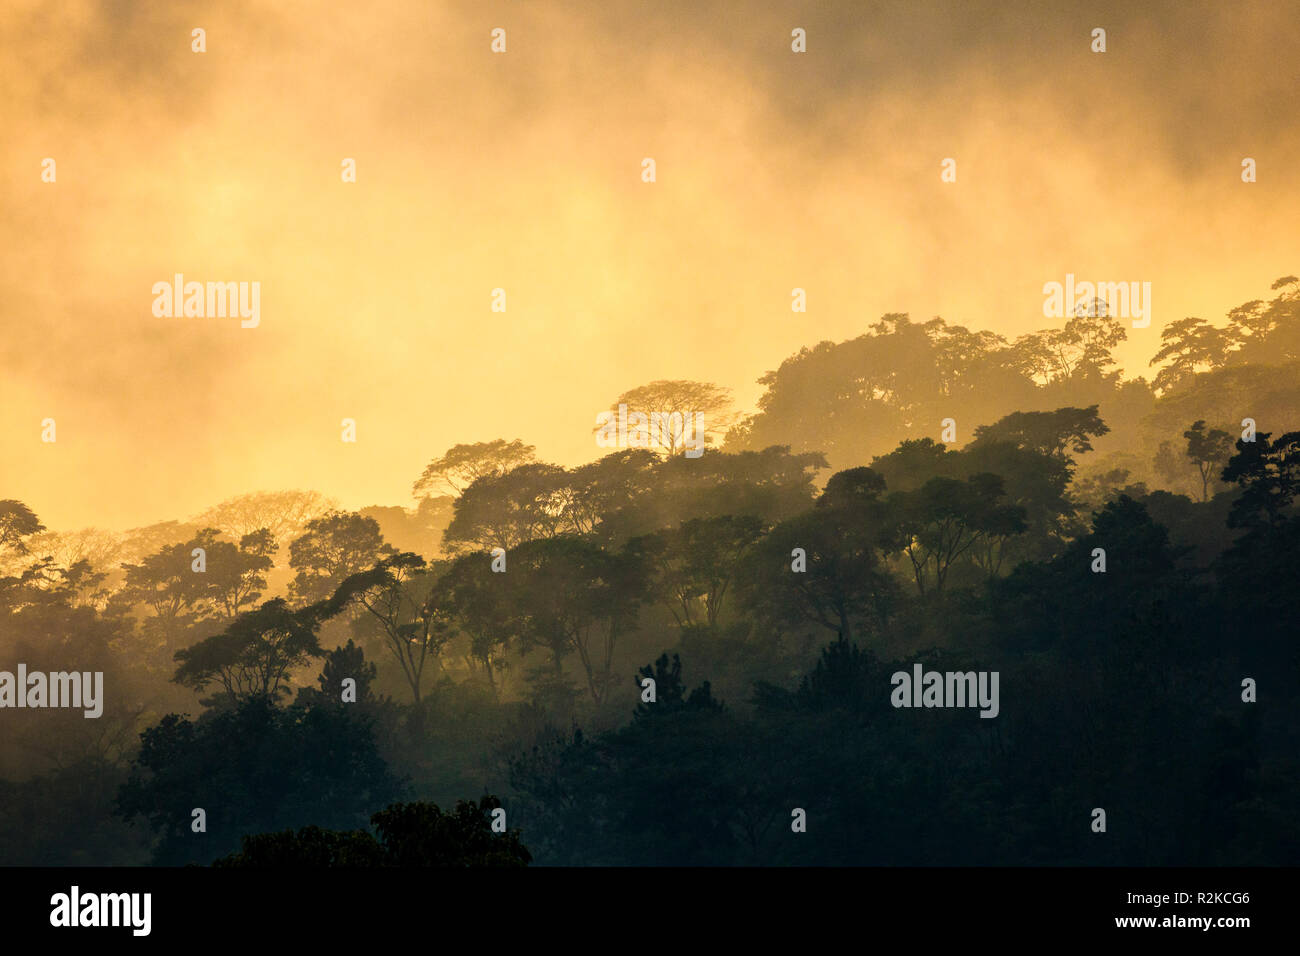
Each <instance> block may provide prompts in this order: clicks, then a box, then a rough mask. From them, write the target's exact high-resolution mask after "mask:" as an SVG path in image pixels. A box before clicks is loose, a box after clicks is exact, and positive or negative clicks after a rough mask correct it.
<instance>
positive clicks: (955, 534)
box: [887, 474, 1025, 595]
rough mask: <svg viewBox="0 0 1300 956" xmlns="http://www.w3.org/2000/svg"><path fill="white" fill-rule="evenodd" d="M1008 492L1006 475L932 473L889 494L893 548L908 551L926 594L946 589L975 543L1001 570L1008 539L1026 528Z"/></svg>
mask: <svg viewBox="0 0 1300 956" xmlns="http://www.w3.org/2000/svg"><path fill="white" fill-rule="evenodd" d="M1003 497H1004V491H1003V482H1002V478H1001V477H1000V476H998V475H991V474H979V475H972V476H970V477H969V478H967V479H966V480H965V481H961V480H959V479H956V478H944V477H938V478H931V479H930V480H929V481H927V482H926V483H925V484H924V485H922V486H921V487H920V488H918V489H916V490H915V491H896V492H893V493H892V494H891V495H890V496H889V498H888V499H887V504H888V505H889V508H890V511H891V519H892V520H891V528H890V534H889V547H890V550H893V551H897V552H899V553H902V554H904V555H906V556H907V558H908V561H909V562H910V564H911V566H912V574H913V578H914V579H915V581H916V587H917V591H918V592H919V593H920V594H921V595H925V594H926V593H927V592H930V591H933V592H938V593H942V591H943V589H944V585H945V584H946V583H947V580H948V574H949V572H950V571H951V569H952V567H953V564H954V563H955V562H956V561H957V559H958V558H960V557H962V556H963V555H964V554H966V553H967V552H968V551H970V550H971V549H972V548H973V547H974V546H975V545H976V544H982V545H984V547H985V549H986V550H985V554H984V555H983V560H982V562H980V563H982V564H983V566H984V568H985V570H986V571H987V572H989V573H990V574H995V573H996V572H997V570H998V568H999V567H1000V566H1001V561H1000V552H1001V549H1002V546H1003V545H1004V544H1005V541H1006V539H1007V538H1009V537H1011V536H1012V535H1015V534H1019V533H1020V532H1022V531H1024V529H1025V521H1024V509H1022V508H1019V507H1017V506H1015V505H1007V504H1004V503H1003V502H1002V501H1001V500H1000V499H1002V498H1003Z"/></svg>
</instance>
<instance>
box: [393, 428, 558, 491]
mask: <svg viewBox="0 0 1300 956" xmlns="http://www.w3.org/2000/svg"><path fill="white" fill-rule="evenodd" d="M536 461H537V449H536V448H534V447H533V446H532V445H525V444H524V443H523V442H522V441H520V440H519V439H517V438H516V439H515V440H514V441H510V442H508V441H506V440H505V439H502V438H498V439H496V440H495V441H486V442H475V443H473V444H469V445H464V444H462V445H453V446H452V447H451V448H449V449H448V450H447V452H446V454H444V455H443V456H442V457H441V458H435V459H434V460H433V461H431V462H429V464H428V465H426V466H425V468H424V471H423V473H422V474H421V475H420V477H419V478H418V479H417V480H416V482H415V484H414V486H412V489H411V491H412V493H413V494H414V495H415V497H417V498H427V497H430V496H431V495H436V494H438V493H440V492H444V493H447V494H451V495H453V496H454V495H459V494H461V493H462V492H463V491H464V490H465V489H466V488H468V487H469V486H470V485H472V484H473V483H474V482H476V481H478V480H479V479H480V478H487V477H492V476H497V475H504V474H505V473H506V472H508V471H510V470H512V469H514V468H518V467H519V466H520V465H531V464H534V463H536Z"/></svg>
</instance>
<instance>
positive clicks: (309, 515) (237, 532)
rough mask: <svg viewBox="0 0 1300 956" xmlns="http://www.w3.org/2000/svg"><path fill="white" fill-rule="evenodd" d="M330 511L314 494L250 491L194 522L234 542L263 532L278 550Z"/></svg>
mask: <svg viewBox="0 0 1300 956" xmlns="http://www.w3.org/2000/svg"><path fill="white" fill-rule="evenodd" d="M332 510H334V503H333V502H332V501H330V500H329V499H328V498H326V497H325V496H324V495H322V494H320V493H319V492H316V491H254V492H249V493H248V494H243V495H236V496H235V497H233V498H227V499H226V500H225V501H223V502H221V503H220V504H217V505H213V506H212V507H211V508H209V509H208V510H207V511H205V512H203V513H202V514H200V515H199V516H198V517H197V518H195V519H194V520H195V521H196V522H198V523H199V524H200V525H202V526H204V527H209V528H220V529H221V530H222V531H224V532H226V533H227V534H229V535H231V536H232V537H235V538H241V537H243V536H244V535H246V534H251V533H253V532H254V531H258V530H261V529H266V530H267V531H268V532H270V535H271V540H272V541H273V542H275V543H276V545H277V547H278V546H279V544H281V543H283V542H285V541H287V540H288V539H290V538H292V537H296V536H297V535H298V534H300V533H301V532H302V530H303V528H304V527H305V526H306V524H307V522H309V521H311V520H312V519H314V518H319V517H322V516H323V515H326V514H329V513H330V512H331V511H332Z"/></svg>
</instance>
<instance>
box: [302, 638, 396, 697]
mask: <svg viewBox="0 0 1300 956" xmlns="http://www.w3.org/2000/svg"><path fill="white" fill-rule="evenodd" d="M378 673H379V671H378V668H376V667H375V665H374V664H372V663H371V662H370V661H367V660H366V654H365V651H363V650H362V649H361V648H360V647H358V646H357V645H356V644H355V643H353V641H351V640H349V641H348V642H347V644H345V645H343V646H342V647H336V648H334V650H332V651H330V652H329V653H328V654H326V655H325V663H324V666H322V668H321V672H320V675H319V676H318V677H317V678H316V683H317V684H319V685H320V688H319V689H317V688H315V687H303V688H301V689H300V690H299V691H298V700H300V701H303V702H304V703H308V704H319V703H326V704H330V705H341V704H342V703H343V693H344V691H343V681H344V680H347V679H349V678H350V679H351V680H353V681H355V682H356V696H355V698H354V700H353V702H354V703H356V704H358V705H361V706H363V707H364V706H365V705H366V704H368V703H370V702H371V701H372V699H373V698H372V697H371V694H370V685H371V684H373V683H374V681H375V678H376V677H377V676H378Z"/></svg>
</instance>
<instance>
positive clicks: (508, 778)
mask: <svg viewBox="0 0 1300 956" xmlns="http://www.w3.org/2000/svg"><path fill="white" fill-rule="evenodd" d="M1298 289H1300V287H1298V285H1297V281H1296V280H1295V278H1294V277H1285V278H1283V279H1280V280H1278V282H1277V283H1275V284H1274V286H1273V288H1272V289H1271V290H1270V292H1271V293H1272V296H1271V298H1267V299H1260V300H1256V301H1252V302H1247V303H1245V304H1244V305H1242V306H1240V307H1239V308H1237V309H1234V310H1232V312H1231V313H1230V314H1229V315H1228V316H1227V318H1226V324H1224V325H1219V326H1213V325H1210V324H1209V323H1206V322H1204V321H1203V320H1200V319H1186V320H1183V321H1181V322H1173V323H1169V324H1168V325H1166V326H1165V327H1164V328H1163V329H1162V330H1161V340H1160V345H1159V347H1158V349H1157V350H1156V351H1155V357H1154V358H1153V363H1154V364H1155V366H1156V367H1157V371H1156V374H1155V379H1154V381H1153V382H1150V383H1148V382H1147V381H1145V380H1144V379H1141V378H1138V379H1125V378H1124V377H1123V376H1122V375H1121V373H1120V372H1119V371H1118V368H1117V366H1116V363H1115V361H1114V358H1113V349H1114V348H1115V346H1116V345H1117V344H1118V343H1119V342H1120V341H1122V340H1123V339H1124V336H1125V335H1126V334H1128V333H1127V330H1126V329H1125V327H1124V325H1123V323H1121V322H1119V321H1118V320H1117V319H1114V318H1112V317H1110V316H1108V315H1107V314H1106V312H1107V310H1106V309H1102V308H1096V309H1092V310H1088V311H1086V312H1085V313H1083V314H1079V315H1075V316H1072V317H1070V318H1069V319H1067V320H1066V321H1065V322H1064V323H1063V324H1062V326H1061V327H1060V328H1057V329H1046V330H1042V331H1039V332H1035V333H1032V334H1030V335H1026V336H1021V337H1019V338H1017V339H1015V340H1014V341H1007V340H1006V339H1004V338H1002V337H1000V336H997V335H994V334H992V333H989V332H982V331H971V330H970V329H968V328H965V327H962V326H956V325H949V324H947V323H946V322H944V321H943V320H942V319H937V318H936V319H932V320H928V321H926V322H923V323H916V322H913V321H912V320H911V319H910V318H909V317H908V316H906V315H903V314H891V315H887V316H884V317H883V318H882V319H880V320H879V321H878V322H875V323H873V324H871V325H870V326H869V328H868V330H867V331H866V332H865V333H864V334H863V335H861V336H859V337H856V338H854V339H851V340H849V341H846V342H840V343H831V342H822V343H818V344H816V345H814V346H811V347H809V348H806V349H802V350H800V352H798V353H797V354H796V355H793V356H791V357H790V358H788V359H787V360H786V361H785V362H783V363H781V365H780V366H779V367H778V368H777V369H775V370H773V371H770V372H767V373H766V374H764V375H763V376H762V378H761V379H760V382H761V384H762V385H763V386H764V387H765V392H764V394H763V396H762V398H761V399H760V400H759V403H758V408H757V410H756V411H755V412H754V413H753V414H752V415H749V416H748V417H746V418H745V419H743V420H740V421H737V422H736V424H735V425H734V427H732V428H730V429H729V430H726V431H725V433H724V432H723V430H722V426H723V423H725V421H726V416H727V415H728V414H730V398H729V395H728V394H727V392H726V390H725V389H722V388H720V387H718V386H715V385H711V384H709V383H699V382H687V381H663V382H653V383H650V384H649V385H646V386H642V387H640V388H633V389H629V390H628V391H626V392H624V394H623V395H621V396H620V397H619V400H618V402H619V403H625V404H629V405H632V404H638V405H644V406H647V407H648V408H649V410H660V411H668V410H677V411H681V412H683V413H685V412H694V411H700V410H705V411H707V412H708V413H709V414H708V415H706V422H707V423H709V427H710V429H711V430H713V434H712V437H713V439H714V443H713V444H711V445H710V447H708V449H707V451H706V452H705V453H704V454H703V455H702V456H701V457H699V458H691V457H689V456H687V455H685V454H679V453H678V452H680V451H681V450H682V449H681V448H680V447H678V446H676V445H672V446H666V447H659V448H635V447H633V448H619V449H616V450H611V451H610V452H609V453H608V454H605V455H603V456H601V457H598V458H596V459H595V460H593V461H591V462H588V463H586V464H580V465H577V466H573V467H566V466H563V465H559V464H555V463H551V462H547V461H544V460H541V459H540V458H539V457H538V455H537V453H536V449H535V448H534V447H533V446H531V445H528V444H526V443H525V442H524V440H523V439H518V438H516V439H510V440H507V439H500V440H495V441H488V442H478V443H472V444H459V445H455V446H453V447H452V448H450V449H448V450H447V451H445V452H444V453H443V454H442V455H440V456H439V457H435V458H433V459H431V460H430V461H429V464H428V465H427V466H426V467H425V468H424V469H423V471H422V472H421V473H420V474H419V475H418V476H410V477H411V478H413V485H412V490H413V500H414V501H415V503H416V504H415V506H414V507H406V506H404V505H395V504H389V505H376V506H374V507H371V508H366V509H362V510H360V511H347V510H341V509H339V508H338V507H337V505H336V504H335V503H333V502H331V501H329V500H328V499H326V498H325V497H324V495H323V494H320V493H317V492H300V491H291V492H283V493H279V492H257V493H250V494H245V495H239V496H236V497H234V498H231V499H228V500H227V501H225V502H222V503H220V504H218V505H216V506H214V507H212V508H210V509H207V510H206V511H204V512H202V513H200V514H199V515H197V516H195V517H194V518H192V519H190V520H179V519H178V520H176V521H168V522H161V523H159V524H157V525H153V526H150V527H147V528H141V529H133V530H132V531H131V532H129V533H125V534H121V535H114V534H111V533H108V532H103V531H97V530H96V529H74V530H71V531H61V530H51V529H49V528H46V527H45V526H44V525H43V523H42V521H41V519H40V517H39V516H38V515H37V514H35V513H34V512H33V511H32V510H31V509H30V508H29V507H28V506H27V505H26V504H24V503H23V502H20V501H16V500H13V499H7V500H2V501H0V670H4V669H6V668H9V667H11V666H14V665H16V664H17V663H18V662H23V663H25V664H26V665H27V667H28V668H30V669H32V670H45V671H91V672H94V671H102V672H103V673H104V681H105V687H106V693H105V698H104V711H103V716H102V717H101V718H98V719H96V720H87V719H84V718H83V716H82V714H81V713H80V712H79V711H67V710H53V709H39V708H25V709H22V710H18V709H12V710H10V709H6V710H4V711H3V714H4V716H3V719H4V720H5V722H6V735H5V739H4V743H3V744H0V854H2V855H0V860H3V862H6V863H26V862H43V863H64V862H66V863H101V864H102V863H144V862H150V861H152V862H155V863H170V864H179V863H186V862H197V863H203V864H208V863H212V862H214V861H221V865H223V866H241V865H243V866H250V865H291V864H295V863H299V864H301V863H307V864H310V865H319V866H334V865H365V866H371V865H376V866H378V865H383V866H391V865H443V864H449V865H498V864H499V865H523V864H527V863H529V862H536V863H540V864H571V865H582V864H618V865H633V864H666V865H692V864H799V865H835V864H872V863H875V864H889V865H897V864H916V865H929V864H1060V863H1086V864H1099V865H1151V864H1197V865H1222V864H1229V865H1237V864H1282V865H1285V864H1294V863H1295V862H1296V861H1297V860H1300V825H1298V824H1297V823H1296V821H1295V819H1294V812H1293V808H1294V806H1295V805H1296V804H1297V800H1298V799H1300V764H1298V763H1297V760H1296V756H1295V755H1296V753H1297V752H1300V750H1298V749H1297V744H1300V718H1298V717H1297V715H1298V714H1300V707H1297V704H1298V703H1300V700H1297V698H1298V697H1300V690H1298V688H1300V673H1297V668H1298V667H1300V663H1298V661H1297V657H1296V654H1295V649H1294V648H1295V633H1296V628H1297V624H1300V604H1298V603H1297V602H1298V601H1300V598H1297V595H1296V588H1295V586H1294V584H1295V581H1296V580H1298V579H1300V502H1298V500H1297V499H1298V498H1300V376H1298V375H1297V373H1298V372H1300V354H1298V352H1297V349H1300V309H1298V305H1297V302H1298V300H1300V292H1298ZM1153 331H1154V330H1153ZM1153 346H1154V343H1153ZM693 405H695V406H699V407H692V406H693ZM710 416H712V417H711V418H710ZM945 419H950V420H952V421H953V429H954V433H955V434H954V437H951V438H948V439H947V440H945V438H944V429H945V425H944V421H945ZM580 427H581V429H582V430H583V431H584V432H585V430H586V428H587V427H588V426H587V425H586V423H583V424H582V425H581V426H580ZM494 549H499V550H496V551H494ZM917 663H920V664H922V665H923V666H924V667H926V668H931V669H939V670H943V671H961V672H965V671H981V672H982V671H996V672H998V673H999V674H1000V675H1001V687H1002V699H1001V705H1000V712H999V714H998V716H997V717H996V719H987V720H986V719H981V718H980V717H979V716H978V715H977V714H976V713H973V712H971V710H969V709H961V708H953V709H947V708H941V709H921V710H911V709H907V710H903V709H896V708H895V707H893V706H892V705H891V703H890V697H891V694H890V676H891V674H893V673H894V672H895V671H900V670H901V671H907V672H910V671H911V668H912V666H913V665H914V664H917ZM1248 682H1249V686H1247V684H1248ZM1098 805H1102V806H1105V807H1106V809H1107V812H1108V814H1109V815H1110V818H1111V820H1112V821H1122V825H1119V824H1117V825H1115V826H1114V827H1113V829H1112V830H1111V831H1110V832H1108V833H1107V835H1106V838H1105V839H1104V840H1101V839H1097V838H1096V836H1097V835H1096V834H1094V833H1092V832H1091V831H1090V829H1089V813H1090V811H1091V809H1092V808H1093V807H1095V806H1098ZM440 807H441V808H445V807H452V808H454V809H452V810H442V809H439V808H440ZM198 808H201V809H203V810H204V811H205V813H204V817H205V821H206V823H205V827H204V828H203V829H196V828H195V825H194V817H193V811H194V810H195V809H198ZM794 808H799V809H802V810H803V811H804V812H805V813H806V815H807V818H808V820H809V821H810V822H809V825H808V827H807V830H806V832H802V833H796V832H794V831H792V829H791V811H792V810H793V809H794ZM498 811H500V813H501V814H503V815H504V816H501V815H500V814H498ZM501 821H504V822H501Z"/></svg>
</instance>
